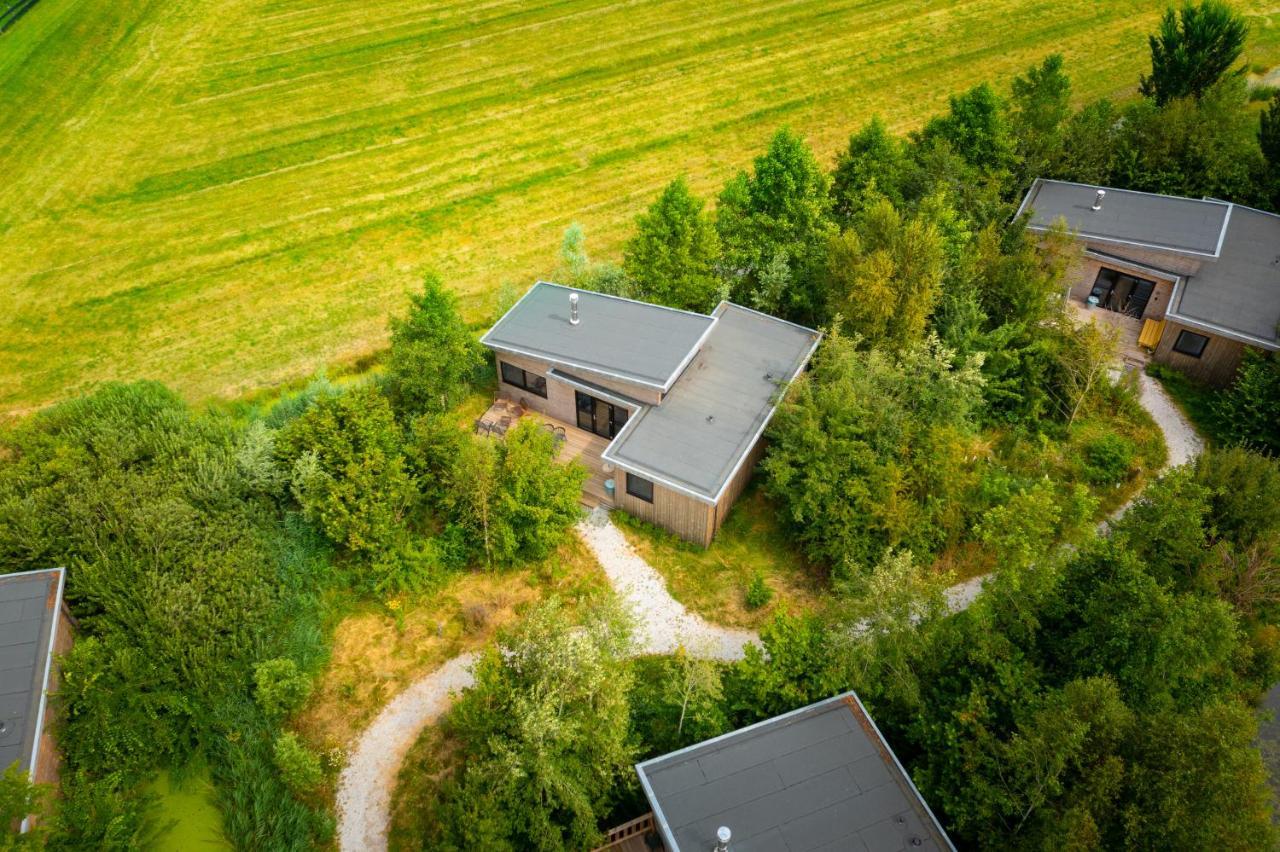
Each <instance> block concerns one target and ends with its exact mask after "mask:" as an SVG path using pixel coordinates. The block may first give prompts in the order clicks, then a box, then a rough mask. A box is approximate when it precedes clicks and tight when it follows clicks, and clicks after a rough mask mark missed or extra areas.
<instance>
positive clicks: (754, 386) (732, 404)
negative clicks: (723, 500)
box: [604, 302, 819, 501]
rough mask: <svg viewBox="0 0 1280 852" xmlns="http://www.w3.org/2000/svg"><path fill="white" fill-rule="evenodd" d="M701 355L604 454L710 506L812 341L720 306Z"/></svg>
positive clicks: (802, 332)
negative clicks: (692, 495) (708, 503)
mask: <svg viewBox="0 0 1280 852" xmlns="http://www.w3.org/2000/svg"><path fill="white" fill-rule="evenodd" d="M713 316H715V317H716V325H715V328H713V329H712V331H711V334H710V335H708V336H707V339H706V341H705V342H704V343H703V344H702V349H701V350H700V351H699V352H698V354H697V356H695V357H694V359H693V361H692V362H691V363H690V364H689V366H688V367H687V368H686V369H685V371H684V373H682V374H681V376H680V379H679V381H677V382H676V383H675V385H674V387H672V389H671V391H670V392H669V393H668V394H667V395H666V397H664V399H663V400H662V403H661V404H660V405H656V406H651V407H648V408H645V409H644V410H642V411H641V412H640V413H639V414H636V415H634V416H633V417H632V418H631V419H630V420H629V421H628V422H627V425H626V427H624V428H623V430H622V431H621V432H620V433H618V436H617V437H616V438H615V439H614V440H613V443H612V444H610V445H609V447H608V448H607V449H606V450H605V452H604V458H605V459H606V460H608V461H612V462H614V463H615V464H619V465H621V466H623V467H628V468H635V469H638V470H639V471H641V472H643V473H646V474H650V475H653V476H654V477H655V478H657V479H659V480H660V481H663V482H664V483H665V484H667V485H673V486H675V487H677V488H682V489H684V490H685V491H687V492H692V493H693V494H695V495H697V496H700V497H702V498H703V499H704V500H707V501H715V500H716V498H717V497H718V496H719V494H720V490H721V489H722V488H723V487H724V485H725V484H726V483H727V482H728V481H729V479H730V478H731V477H732V476H733V474H734V472H735V471H736V469H737V467H738V465H739V463H740V462H741V461H742V460H743V458H744V457H745V456H746V455H747V453H748V452H750V450H751V448H752V446H754V445H755V441H756V439H757V438H758V437H759V435H760V433H761V431H762V430H763V429H764V426H765V424H766V423H767V422H768V420H769V418H770V417H771V416H772V415H773V411H774V408H775V407H776V403H777V397H778V394H779V391H780V390H781V389H782V388H783V387H785V385H786V384H787V383H788V382H790V381H791V379H793V378H794V377H795V375H796V374H797V373H799V372H800V370H801V369H802V368H803V367H804V365H805V362H806V361H807V360H808V358H809V355H810V354H811V353H812V352H813V348H814V346H815V345H816V344H817V342H818V339H819V334H818V332H816V331H814V330H813V329H811V328H805V327H803V326H799V325H795V324H793V323H789V322H785V321H784V320H780V319H778V318H777V317H771V316H768V315H766V314H762V313H758V312H756V311H753V310H749V309H747V308H744V307H741V306H739V305H734V304H730V303H728V302H722V303H721V305H720V307H718V308H716V311H715V314H714V315H713Z"/></svg>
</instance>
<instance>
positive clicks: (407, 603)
mask: <svg viewBox="0 0 1280 852" xmlns="http://www.w3.org/2000/svg"><path fill="white" fill-rule="evenodd" d="M607 588H608V580H607V579H606V578H605V576H604V573H603V572H602V571H601V569H600V566H599V564H598V563H597V562H596V560H595V558H594V557H593V556H592V555H591V553H590V551H589V550H587V548H586V546H585V545H584V544H583V543H582V542H581V541H580V540H579V539H578V538H577V537H576V536H573V537H571V538H570V540H569V541H568V542H566V543H565V544H564V545H563V546H562V547H561V548H560V550H559V551H558V552H557V553H556V554H555V555H554V556H553V557H551V558H550V559H548V560H547V561H546V562H544V563H542V564H540V565H537V566H535V567H532V568H525V569H522V570H519V571H512V572H509V573H483V572H476V573H468V574H464V575H462V576H459V577H457V578H456V579H454V580H453V581H451V582H450V583H449V584H448V585H447V586H446V587H445V588H443V589H441V590H440V591H438V592H435V593H433V594H429V595H426V596H423V597H420V598H396V599H392V600H391V601H389V602H388V603H387V604H386V605H385V606H379V607H377V608H375V607H374V606H373V605H368V606H366V607H364V608H362V609H360V610H358V611H356V612H354V613H352V614H351V615H349V616H347V617H346V618H345V619H343V620H342V622H341V623H340V624H339V625H338V627H337V629H336V630H335V631H334V635H333V645H332V650H331V656H330V660H329V665H328V666H327V667H326V668H325V670H324V673H323V674H322V675H321V676H320V678H319V679H318V681H317V683H316V690H315V693H314V694H313V696H312V698H311V701H310V702H309V703H308V705H307V707H306V708H305V709H304V711H303V712H302V713H301V714H300V715H299V716H298V718H297V719H295V720H294V727H295V728H296V729H297V730H298V731H299V732H300V733H301V734H302V735H303V736H304V737H305V738H306V739H307V741H308V742H309V743H310V744H311V745H312V746H313V747H314V748H318V749H330V748H335V747H345V746H346V745H347V743H348V742H349V741H350V740H351V738H352V737H353V736H354V735H356V734H357V733H358V732H359V731H361V730H363V729H364V727H365V726H366V725H367V724H368V723H369V721H370V720H371V719H372V718H373V717H374V716H375V715H376V714H377V712H378V711H379V710H380V709H382V707H383V706H385V705H386V703H387V702H388V701H389V700H391V698H392V697H394V696H395V695H396V694H398V693H399V692H400V691H401V690H403V689H404V688H405V687H407V686H408V685H409V684H410V683H412V682H413V681H415V680H417V679H418V678H419V677H421V676H422V675H424V674H426V673H428V672H430V671H432V670H434V669H436V668H438V667H439V666H440V665H441V664H442V663H444V662H445V661H446V660H449V659H451V658H452V657H455V656H457V655H458V654H461V653H463V652H465V651H469V650H473V649H475V648H479V647H480V646H482V645H484V644H485V643H487V642H489V641H490V640H491V639H492V638H493V636H494V634H495V633H496V632H497V631H498V630H499V629H501V628H502V627H504V626H506V625H509V624H511V623H512V622H514V621H515V620H516V619H517V618H518V617H519V615H520V613H521V612H522V611H524V609H525V608H526V607H527V606H528V605H529V604H531V603H533V602H535V601H537V600H540V599H542V598H545V597H548V596H551V595H557V596H559V597H560V598H561V599H562V600H565V601H566V602H569V603H570V604H572V603H573V602H576V601H581V600H584V599H586V598H588V597H591V596H593V595H597V594H601V593H603V592H604V591H605V590H606V589H607ZM481 613H483V615H482V616H481V615H480V614H481Z"/></svg>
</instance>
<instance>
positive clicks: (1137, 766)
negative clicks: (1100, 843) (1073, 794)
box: [1107, 700, 1280, 852]
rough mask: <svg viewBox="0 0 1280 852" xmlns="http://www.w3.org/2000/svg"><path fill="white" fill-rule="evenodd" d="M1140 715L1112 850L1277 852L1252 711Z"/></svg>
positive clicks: (1222, 707)
mask: <svg viewBox="0 0 1280 852" xmlns="http://www.w3.org/2000/svg"><path fill="white" fill-rule="evenodd" d="M1140 718H1141V722H1140V724H1139V725H1136V726H1135V729H1134V730H1133V732H1132V734H1131V743H1132V745H1131V746H1130V748H1131V749H1132V752H1133V754H1132V757H1131V758H1130V760H1131V762H1132V763H1133V765H1134V769H1133V771H1131V772H1130V773H1129V774H1128V776H1127V780H1128V781H1129V783H1130V784H1131V792H1130V793H1129V795H1128V796H1126V799H1127V801H1126V807H1124V810H1123V814H1124V820H1123V822H1121V823H1120V825H1117V826H1116V827H1115V829H1114V831H1113V833H1112V835H1111V838H1109V839H1110V840H1111V842H1110V843H1108V844H1107V845H1108V846H1109V848H1121V847H1123V848H1128V849H1140V848H1146V849H1152V848H1165V849H1210V848H1212V849H1232V850H1241V852H1244V850H1252V849H1274V848H1276V845H1277V843H1280V836H1277V831H1276V828H1275V826H1274V825H1273V823H1272V819H1271V811H1272V809H1273V807H1274V806H1273V804H1272V799H1271V791H1270V790H1269V789H1268V786H1267V771H1266V769H1265V768H1264V767H1263V765H1262V759H1261V756H1260V755H1259V753H1258V749H1257V747H1256V746H1255V738H1256V737H1257V731H1258V726H1257V721H1256V715H1255V713H1254V712H1253V710H1252V708H1249V707H1247V706H1244V705H1242V704H1241V703H1239V702H1233V701H1227V700H1221V701H1216V702H1212V703H1209V704H1206V705H1205V706H1203V707H1198V708H1195V709H1193V710H1191V711H1190V712H1177V711H1172V710H1170V711H1164V712H1161V713H1158V714H1154V715H1151V716H1145V717H1140ZM1117 822H1120V821H1119V820H1117Z"/></svg>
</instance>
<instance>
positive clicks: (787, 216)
mask: <svg viewBox="0 0 1280 852" xmlns="http://www.w3.org/2000/svg"><path fill="white" fill-rule="evenodd" d="M830 208H831V197H830V178H828V176H827V175H826V173H825V172H823V170H822V168H821V167H820V166H819V165H818V161H817V160H816V159H815V158H814V156H813V151H811V150H810V149H809V146H808V145H806V144H805V142H804V140H803V139H801V138H800V137H799V136H797V135H796V134H795V133H792V132H791V131H790V130H788V129H786V128H784V129H782V130H780V131H778V132H777V133H776V134H775V135H774V136H773V139H772V140H770V142H769V149H768V150H767V151H766V152H765V153H764V154H762V155H760V156H759V157H757V158H756V160H755V164H754V168H753V169H752V171H751V172H750V173H748V172H739V173H738V174H737V175H736V176H735V177H734V178H732V179H731V180H730V181H729V182H728V183H727V184H726V185H725V188H724V190H723V191H722V192H721V193H720V199H719V203H718V205H717V208H716V231H717V232H718V233H719V235H720V243H721V246H722V249H723V252H724V261H723V262H724V266H725V269H726V270H727V274H728V276H729V278H730V281H731V284H732V288H731V293H732V295H733V298H735V299H736V300H738V301H740V302H744V303H747V304H751V303H752V302H754V301H756V300H755V299H753V294H754V293H755V292H756V291H757V289H758V288H759V287H760V284H761V275H762V274H763V272H764V271H765V270H766V269H767V268H768V267H769V265H770V264H771V263H773V262H775V261H777V260H778V259H779V258H782V259H784V260H783V262H784V263H785V264H786V266H787V268H788V270H789V271H790V273H791V274H790V282H789V285H788V288H787V291H786V292H785V293H784V294H782V298H781V299H779V300H778V301H779V307H780V310H781V311H782V313H783V315H784V316H786V317H787V318H789V319H795V320H798V321H812V320H813V318H814V317H816V316H817V314H818V312H819V311H820V310H821V299H820V296H819V294H818V293H817V292H816V288H815V286H814V285H815V280H814V279H815V276H816V274H817V271H818V267H819V265H820V264H821V261H822V257H823V254H824V252H825V249H826V243H827V238H828V236H829V235H830V234H831V232H832V231H833V229H834V226H833V224H832V223H831V220H830Z"/></svg>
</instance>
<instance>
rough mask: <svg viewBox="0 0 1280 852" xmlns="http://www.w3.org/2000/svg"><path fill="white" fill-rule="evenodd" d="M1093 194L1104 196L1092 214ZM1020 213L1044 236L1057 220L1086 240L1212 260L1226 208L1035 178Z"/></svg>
mask: <svg viewBox="0 0 1280 852" xmlns="http://www.w3.org/2000/svg"><path fill="white" fill-rule="evenodd" d="M1099 189H1105V190H1106V192H1107V196H1106V198H1105V199H1104V200H1103V202H1102V209H1100V210H1093V209H1092V207H1093V203H1094V199H1095V198H1096V196H1097V191H1098V190H1099ZM1024 210H1030V211H1031V221H1030V222H1029V223H1028V225H1027V227H1029V228H1033V229H1035V230H1041V231H1043V230H1048V229H1049V228H1051V227H1052V226H1053V225H1054V224H1055V223H1056V222H1057V221H1058V220H1059V219H1063V220H1066V223H1067V227H1068V228H1070V229H1071V230H1072V231H1075V232H1077V233H1078V234H1079V235H1080V236H1081V237H1083V238H1085V239H1088V240H1098V241H1101V242H1108V243H1114V244H1116V245H1128V246H1137V247H1142V248H1151V249H1156V250H1158V251H1170V252H1176V253H1178V254H1189V255H1196V256H1200V257H1217V256H1218V250H1219V247H1220V246H1221V244H1222V240H1223V233H1224V231H1225V230H1226V228H1227V220H1228V218H1229V215H1230V210H1231V205H1230V204H1227V203H1225V202H1222V201H1210V200H1197V199H1194V198H1181V197H1178V196H1173V195H1155V194H1152V193H1148V192H1134V191H1132V190H1127V189H1111V188H1109V187H1099V186H1090V185H1088V184H1079V183H1068V182H1066V181H1059V180H1045V179H1043V178H1037V179H1036V180H1035V182H1034V183H1032V184H1031V189H1030V190H1028V191H1027V195H1026V198H1024V199H1023V200H1022V206H1021V207H1020V208H1019V210H1018V212H1019V214H1021V213H1022V212H1023V211H1024Z"/></svg>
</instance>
